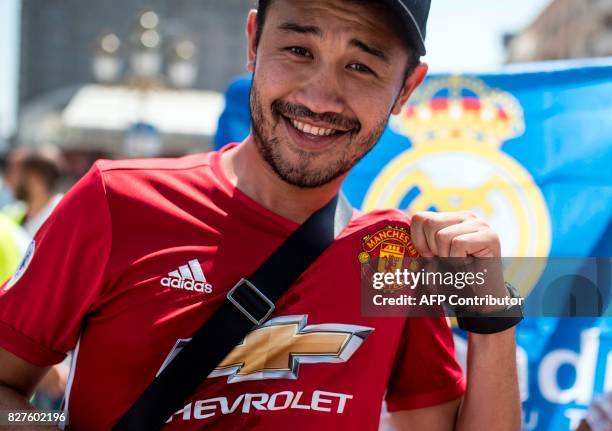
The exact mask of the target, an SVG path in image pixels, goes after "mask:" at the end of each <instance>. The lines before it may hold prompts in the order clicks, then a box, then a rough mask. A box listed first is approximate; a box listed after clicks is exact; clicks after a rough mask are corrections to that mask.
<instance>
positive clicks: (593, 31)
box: [505, 0, 612, 63]
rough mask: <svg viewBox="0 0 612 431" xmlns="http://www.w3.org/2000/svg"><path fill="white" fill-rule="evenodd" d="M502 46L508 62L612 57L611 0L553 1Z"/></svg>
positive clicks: (509, 36) (507, 38) (506, 39)
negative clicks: (504, 47)
mask: <svg viewBox="0 0 612 431" xmlns="http://www.w3.org/2000/svg"><path fill="white" fill-rule="evenodd" d="M505 44H506V53H507V58H506V61H507V62H508V63H522V62H529V61H543V60H558V59H566V58H587V57H604V56H609V55H612V0H554V1H552V2H551V3H550V5H549V6H548V7H547V8H546V9H545V10H544V12H542V14H541V15H540V16H538V17H537V18H536V20H535V21H534V22H533V23H532V24H531V25H529V26H528V27H527V28H526V29H525V30H523V31H521V32H520V33H517V34H515V35H507V36H506V38H505Z"/></svg>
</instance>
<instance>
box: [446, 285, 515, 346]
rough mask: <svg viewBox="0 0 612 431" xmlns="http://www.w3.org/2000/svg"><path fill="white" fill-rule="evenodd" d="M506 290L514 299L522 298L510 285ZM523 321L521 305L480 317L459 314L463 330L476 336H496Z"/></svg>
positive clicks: (458, 319) (465, 313)
mask: <svg viewBox="0 0 612 431" xmlns="http://www.w3.org/2000/svg"><path fill="white" fill-rule="evenodd" d="M506 288H507V289H508V292H509V293H510V296H511V297H512V298H515V299H518V298H521V295H520V294H519V293H518V290H516V288H515V287H514V286H512V285H511V284H510V283H506ZM521 320H523V308H522V307H521V306H520V305H518V304H517V305H513V306H511V307H508V308H506V309H505V310H502V311H498V312H496V313H487V314H482V315H479V314H477V313H467V312H463V311H461V312H459V311H458V312H457V323H458V325H459V327H460V328H461V329H463V330H464V331H468V332H474V333H476V334H496V333H498V332H503V331H505V330H506V329H510V328H512V327H514V326H516V325H518V324H519V322H520V321H521Z"/></svg>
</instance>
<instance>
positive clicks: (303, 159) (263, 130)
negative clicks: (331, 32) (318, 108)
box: [250, 79, 389, 188]
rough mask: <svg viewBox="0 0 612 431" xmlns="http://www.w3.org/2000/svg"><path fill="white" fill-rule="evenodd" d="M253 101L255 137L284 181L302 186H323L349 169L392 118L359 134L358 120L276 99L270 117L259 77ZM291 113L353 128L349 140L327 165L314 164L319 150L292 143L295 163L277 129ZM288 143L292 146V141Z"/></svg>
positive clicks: (264, 156)
mask: <svg viewBox="0 0 612 431" xmlns="http://www.w3.org/2000/svg"><path fill="white" fill-rule="evenodd" d="M250 105H251V124H252V127H253V140H254V142H255V146H256V147H257V150H258V151H259V154H260V155H261V157H262V158H263V159H264V160H265V161H266V162H267V163H268V165H270V167H271V168H272V169H273V170H274V172H276V174H277V175H278V176H279V177H280V178H281V179H282V180H283V181H285V182H287V183H289V184H291V185H294V186H297V187H301V188H316V187H321V186H323V185H325V184H328V183H329V182H331V181H333V180H334V179H336V178H338V177H339V176H341V175H343V174H345V173H346V172H348V171H349V170H350V169H351V168H352V167H353V166H355V165H356V164H357V162H359V160H361V159H362V158H363V157H365V155H366V154H368V152H370V150H371V149H372V148H373V147H374V145H376V143H377V142H378V139H379V138H380V136H381V135H382V133H383V131H384V130H385V127H386V125H387V121H388V119H389V116H388V115H387V116H386V117H385V118H383V119H381V120H380V122H378V123H377V125H376V127H375V128H374V130H372V131H371V132H369V133H367V134H366V135H365V136H363V137H359V133H360V131H361V125H360V123H359V122H358V121H357V120H354V119H347V118H344V117H340V116H339V115H337V114H332V113H326V114H321V115H318V114H315V113H313V112H311V111H310V110H308V108H306V107H305V106H300V105H294V104H290V103H288V102H283V101H276V102H274V103H273V104H272V107H271V115H270V117H271V120H267V119H266V117H265V116H264V114H263V112H264V107H263V105H262V103H261V99H260V98H259V92H258V90H257V83H256V80H255V79H253V84H252V86H251V95H250ZM288 113H299V117H300V118H302V119H306V118H311V119H319V120H321V119H323V120H325V121H327V122H329V123H331V124H335V125H339V126H344V127H346V128H351V129H352V130H351V131H349V132H347V134H348V143H344V144H342V145H343V147H342V148H335V147H334V148H332V149H331V151H329V153H331V154H334V155H335V157H334V159H333V160H332V161H331V162H330V163H329V165H327V166H325V167H323V168H316V167H314V166H313V165H315V163H316V159H317V158H318V157H320V155H319V154H313V153H311V152H308V151H303V150H301V149H299V148H295V146H293V145H292V146H291V147H290V151H292V152H293V153H294V154H295V155H296V156H297V157H296V158H297V160H298V162H296V163H291V162H289V161H288V160H286V159H285V158H284V157H283V155H282V151H281V147H282V145H283V144H282V143H281V140H280V138H279V137H278V132H277V128H278V127H282V124H281V114H288ZM347 126H348V127H347ZM340 140H342V141H343V142H346V137H341V138H340ZM285 146H286V147H288V148H289V146H288V145H285ZM326 154H327V153H326Z"/></svg>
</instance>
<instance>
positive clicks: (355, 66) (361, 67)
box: [348, 63, 374, 74]
mask: <svg viewBox="0 0 612 431" xmlns="http://www.w3.org/2000/svg"><path fill="white" fill-rule="evenodd" d="M348 67H349V68H350V69H352V70H354V71H355V72H359V73H372V74H373V73H374V72H373V71H372V69H370V68H369V67H368V66H365V65H363V64H361V63H353V64H349V66H348Z"/></svg>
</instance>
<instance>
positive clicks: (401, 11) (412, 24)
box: [382, 0, 431, 55]
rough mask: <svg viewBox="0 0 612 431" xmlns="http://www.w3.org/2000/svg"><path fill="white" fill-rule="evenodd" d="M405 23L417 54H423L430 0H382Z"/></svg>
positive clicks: (424, 51)
mask: <svg viewBox="0 0 612 431" xmlns="http://www.w3.org/2000/svg"><path fill="white" fill-rule="evenodd" d="M382 3H384V4H386V5H388V6H389V7H391V8H392V9H393V12H395V13H397V15H398V16H399V17H401V18H402V21H403V22H404V24H405V25H406V30H407V31H408V37H409V38H410V41H411V42H412V43H413V45H414V47H415V48H416V49H417V51H418V53H419V55H425V54H426V50H425V33H426V29H427V17H428V16H429V7H430V6H431V0H383V1H382Z"/></svg>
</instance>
